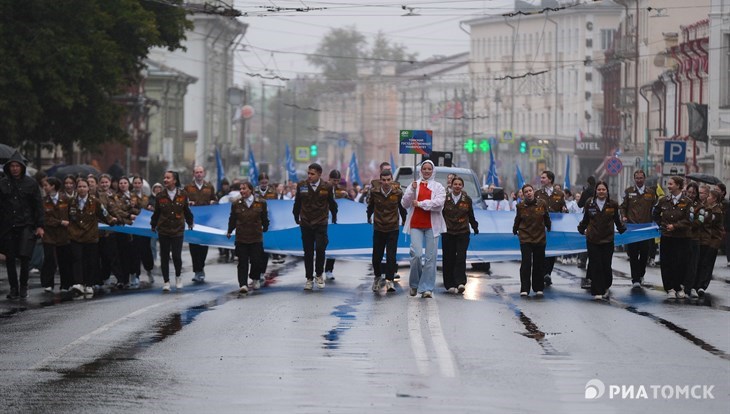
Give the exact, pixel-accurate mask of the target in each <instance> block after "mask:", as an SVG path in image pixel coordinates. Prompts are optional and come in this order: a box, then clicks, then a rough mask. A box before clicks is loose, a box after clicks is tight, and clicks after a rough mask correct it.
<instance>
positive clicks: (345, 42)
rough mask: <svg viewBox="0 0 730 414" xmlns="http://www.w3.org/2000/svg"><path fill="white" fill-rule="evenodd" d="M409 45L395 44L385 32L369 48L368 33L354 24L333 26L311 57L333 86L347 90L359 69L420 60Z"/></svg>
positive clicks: (378, 69)
mask: <svg viewBox="0 0 730 414" xmlns="http://www.w3.org/2000/svg"><path fill="white" fill-rule="evenodd" d="M416 56H417V55H416V54H414V53H408V51H407V50H406V47H405V46H403V45H400V44H397V43H391V42H390V41H389V40H388V39H387V38H386V37H385V35H384V34H383V33H382V32H378V34H377V35H376V36H375V39H374V40H373V43H372V46H370V47H369V48H368V42H367V39H366V38H365V36H364V35H363V34H362V33H360V32H358V31H357V29H356V28H355V27H354V26H350V27H346V28H339V29H331V30H330V32H329V33H328V34H327V35H326V36H325V37H324V38H323V39H322V41H321V42H320V43H319V47H318V48H317V51H316V52H315V54H314V55H311V56H308V57H307V60H308V61H309V63H311V64H312V65H314V66H317V67H319V68H320V69H321V70H322V75H323V76H324V78H325V79H326V80H327V83H328V84H329V85H328V86H330V88H333V89H335V90H347V89H348V87H351V86H352V84H351V82H352V81H353V80H356V79H357V78H358V76H357V68H358V67H360V66H370V67H372V68H373V73H374V74H379V73H380V72H381V70H382V68H383V66H385V65H391V64H396V65H397V64H399V63H402V62H403V61H412V60H415V59H416Z"/></svg>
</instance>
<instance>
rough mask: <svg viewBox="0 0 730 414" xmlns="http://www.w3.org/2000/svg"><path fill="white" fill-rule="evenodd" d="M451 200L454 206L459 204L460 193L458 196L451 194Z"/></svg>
mask: <svg viewBox="0 0 730 414" xmlns="http://www.w3.org/2000/svg"><path fill="white" fill-rule="evenodd" d="M451 199H452V200H454V204H459V201H460V200H461V193H459V195H456V194H454V193H451Z"/></svg>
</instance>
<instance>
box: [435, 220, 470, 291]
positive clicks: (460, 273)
mask: <svg viewBox="0 0 730 414" xmlns="http://www.w3.org/2000/svg"><path fill="white" fill-rule="evenodd" d="M441 237H442V239H441V250H442V252H443V259H442V263H441V269H442V272H441V273H442V275H443V277H444V287H445V288H446V289H450V288H455V287H458V286H459V285H465V284H466V250H467V249H468V248H469V233H462V234H448V233H443V234H442V235H441Z"/></svg>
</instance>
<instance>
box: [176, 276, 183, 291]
mask: <svg viewBox="0 0 730 414" xmlns="http://www.w3.org/2000/svg"><path fill="white" fill-rule="evenodd" d="M182 288H183V283H182V277H180V276H178V277H176V278H175V289H182Z"/></svg>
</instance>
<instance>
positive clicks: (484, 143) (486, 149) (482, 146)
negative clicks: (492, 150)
mask: <svg viewBox="0 0 730 414" xmlns="http://www.w3.org/2000/svg"><path fill="white" fill-rule="evenodd" d="M489 147H491V145H489V141H487V140H486V139H483V140H481V142H479V149H480V150H482V152H489Z"/></svg>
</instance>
